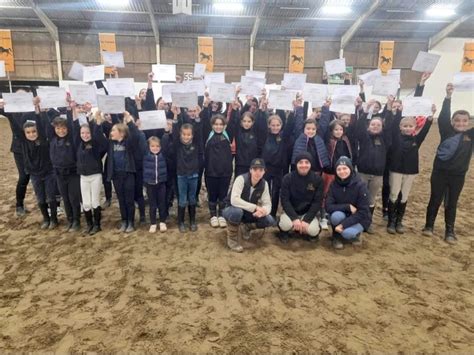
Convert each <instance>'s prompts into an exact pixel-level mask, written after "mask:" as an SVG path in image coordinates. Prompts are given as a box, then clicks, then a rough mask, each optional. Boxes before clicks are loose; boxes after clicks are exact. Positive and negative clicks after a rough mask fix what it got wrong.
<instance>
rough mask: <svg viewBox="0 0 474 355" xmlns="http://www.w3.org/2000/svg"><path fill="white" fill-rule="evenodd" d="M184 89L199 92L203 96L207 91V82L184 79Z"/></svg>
mask: <svg viewBox="0 0 474 355" xmlns="http://www.w3.org/2000/svg"><path fill="white" fill-rule="evenodd" d="M181 85H182V87H183V91H185V92H193V91H195V92H197V94H198V96H203V95H204V92H205V91H206V84H204V80H188V81H184V82H183V83H182V84H181Z"/></svg>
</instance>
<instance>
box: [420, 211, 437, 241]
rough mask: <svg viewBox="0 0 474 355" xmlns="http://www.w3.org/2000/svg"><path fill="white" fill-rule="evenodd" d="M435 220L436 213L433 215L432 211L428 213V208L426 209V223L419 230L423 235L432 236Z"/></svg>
mask: <svg viewBox="0 0 474 355" xmlns="http://www.w3.org/2000/svg"><path fill="white" fill-rule="evenodd" d="M435 220H436V215H433V213H430V212H429V211H428V210H427V211H426V223H425V227H424V228H423V230H422V231H421V232H422V234H423V235H425V236H427V237H432V236H433V230H434V224H435Z"/></svg>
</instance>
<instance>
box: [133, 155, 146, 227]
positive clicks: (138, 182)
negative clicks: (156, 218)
mask: <svg viewBox="0 0 474 355" xmlns="http://www.w3.org/2000/svg"><path fill="white" fill-rule="evenodd" d="M142 164H143V163H142ZM135 202H136V203H137V206H138V211H139V213H140V218H144V217H145V198H144V197H143V169H137V172H136V173H135Z"/></svg>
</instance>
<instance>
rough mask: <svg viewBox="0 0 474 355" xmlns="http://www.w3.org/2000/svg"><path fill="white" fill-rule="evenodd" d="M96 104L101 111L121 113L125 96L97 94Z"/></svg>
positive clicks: (123, 108) (123, 109)
mask: <svg viewBox="0 0 474 355" xmlns="http://www.w3.org/2000/svg"><path fill="white" fill-rule="evenodd" d="M97 106H98V107H99V110H100V111H102V112H103V113H123V112H124V111H125V97H124V96H121V95H97Z"/></svg>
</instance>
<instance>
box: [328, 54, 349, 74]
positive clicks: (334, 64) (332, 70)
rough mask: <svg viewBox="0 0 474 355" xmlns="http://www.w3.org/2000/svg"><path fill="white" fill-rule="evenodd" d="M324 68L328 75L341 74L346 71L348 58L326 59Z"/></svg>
mask: <svg viewBox="0 0 474 355" xmlns="http://www.w3.org/2000/svg"><path fill="white" fill-rule="evenodd" d="M324 68H325V69H326V73H327V75H333V74H339V73H345V72H346V58H341V59H333V60H326V61H325V62H324Z"/></svg>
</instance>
